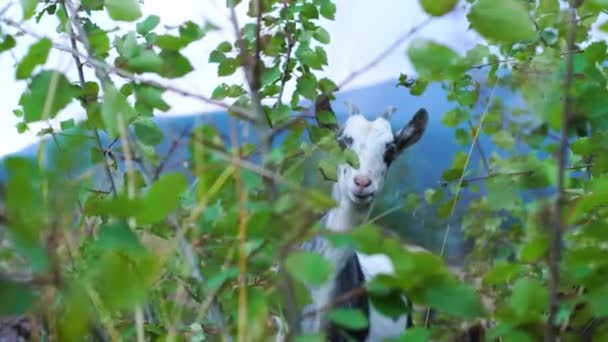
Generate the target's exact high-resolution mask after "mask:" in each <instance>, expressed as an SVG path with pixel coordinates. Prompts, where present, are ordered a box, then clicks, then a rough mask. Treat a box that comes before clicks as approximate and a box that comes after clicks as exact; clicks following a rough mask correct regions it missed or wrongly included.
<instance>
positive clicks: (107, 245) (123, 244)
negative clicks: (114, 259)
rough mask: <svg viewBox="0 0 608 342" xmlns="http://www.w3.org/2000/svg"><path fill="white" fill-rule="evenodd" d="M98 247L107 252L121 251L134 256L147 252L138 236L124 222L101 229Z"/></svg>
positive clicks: (103, 226) (106, 225)
mask: <svg viewBox="0 0 608 342" xmlns="http://www.w3.org/2000/svg"><path fill="white" fill-rule="evenodd" d="M97 245H98V246H99V247H101V248H103V249H106V250H121V251H124V252H127V253H133V254H134V255H137V254H139V253H142V252H143V251H145V248H144V246H143V245H142V244H141V242H140V241H139V238H138V237H137V235H135V233H133V231H132V230H131V229H130V228H129V226H128V225H127V224H126V223H123V222H117V223H111V224H104V225H102V226H101V227H99V234H98V238H97Z"/></svg>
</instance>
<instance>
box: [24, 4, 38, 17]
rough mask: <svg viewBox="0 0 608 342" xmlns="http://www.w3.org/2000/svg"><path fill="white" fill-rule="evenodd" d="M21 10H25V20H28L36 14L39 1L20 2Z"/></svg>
mask: <svg viewBox="0 0 608 342" xmlns="http://www.w3.org/2000/svg"><path fill="white" fill-rule="evenodd" d="M20 2H21V8H22V10H23V19H24V20H27V19H29V18H31V17H32V16H33V15H34V13H35V12H36V5H38V0H20Z"/></svg>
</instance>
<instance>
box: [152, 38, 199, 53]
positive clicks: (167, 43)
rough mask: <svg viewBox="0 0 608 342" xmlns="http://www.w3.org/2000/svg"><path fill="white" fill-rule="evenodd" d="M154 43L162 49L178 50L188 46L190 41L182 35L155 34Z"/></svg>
mask: <svg viewBox="0 0 608 342" xmlns="http://www.w3.org/2000/svg"><path fill="white" fill-rule="evenodd" d="M154 43H155V44H156V46H158V47H159V48H161V49H163V50H171V51H179V50H181V49H183V48H185V47H186V46H188V44H189V43H190V42H189V41H188V40H186V39H183V38H182V37H176V36H172V35H170V34H161V35H158V36H156V39H155V41H154Z"/></svg>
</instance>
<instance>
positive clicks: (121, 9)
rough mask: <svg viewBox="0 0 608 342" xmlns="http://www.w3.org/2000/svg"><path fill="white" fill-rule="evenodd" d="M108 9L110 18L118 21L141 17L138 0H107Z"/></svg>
mask: <svg viewBox="0 0 608 342" xmlns="http://www.w3.org/2000/svg"><path fill="white" fill-rule="evenodd" d="M105 5H106V10H107V11H108V15H110V18H112V19H114V20H118V21H134V20H137V19H139V17H141V9H140V8H139V3H138V2H137V0H106V1H105Z"/></svg>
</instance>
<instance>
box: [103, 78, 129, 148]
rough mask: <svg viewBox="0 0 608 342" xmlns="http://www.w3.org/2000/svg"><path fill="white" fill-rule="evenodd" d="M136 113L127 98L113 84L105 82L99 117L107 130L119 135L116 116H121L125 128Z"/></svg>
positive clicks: (114, 135) (113, 134) (115, 135)
mask: <svg viewBox="0 0 608 342" xmlns="http://www.w3.org/2000/svg"><path fill="white" fill-rule="evenodd" d="M136 115H137V114H136V113H135V110H134V109H133V107H131V105H130V104H129V102H128V101H127V98H126V97H125V96H124V95H123V94H121V93H120V92H119V91H118V90H117V89H116V88H115V87H114V85H112V84H110V83H106V85H105V86H104V91H103V103H102V104H101V117H102V120H103V124H104V126H105V129H106V130H107V132H108V133H109V134H110V135H111V136H113V137H117V136H119V135H120V128H119V124H120V123H119V121H118V117H119V116H120V117H122V124H123V125H125V127H124V128H125V130H126V129H127V125H129V124H130V123H131V120H132V119H133V118H135V116H136Z"/></svg>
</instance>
